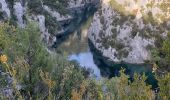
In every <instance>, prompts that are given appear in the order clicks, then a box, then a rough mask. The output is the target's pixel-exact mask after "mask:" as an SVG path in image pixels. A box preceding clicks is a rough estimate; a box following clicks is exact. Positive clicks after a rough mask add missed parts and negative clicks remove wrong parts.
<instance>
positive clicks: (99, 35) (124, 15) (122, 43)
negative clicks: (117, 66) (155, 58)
mask: <svg viewBox="0 0 170 100" xmlns="http://www.w3.org/2000/svg"><path fill="white" fill-rule="evenodd" d="M167 2H168V0H167V1H166V2H162V1H160V0H159V1H155V2H153V1H152V0H103V1H102V4H101V8H100V9H99V10H98V12H96V13H95V16H94V18H93V22H92V24H91V27H90V29H89V39H90V40H91V41H92V43H93V44H94V46H95V48H97V49H98V50H100V51H101V52H102V54H103V56H105V57H108V58H109V59H110V60H112V61H114V62H121V61H123V62H127V63H133V64H136V63H137V64H141V63H144V62H145V61H148V60H150V57H151V54H150V50H151V49H152V48H153V47H155V46H156V44H155V43H156V42H157V39H158V38H159V37H162V36H164V37H166V34H167V33H168V32H169V31H170V29H169V28H168V27H169V24H168V23H169V22H168V19H170V18H169V13H170V10H169V7H170V6H167V9H164V7H162V5H168V4H169V3H168V4H167Z"/></svg>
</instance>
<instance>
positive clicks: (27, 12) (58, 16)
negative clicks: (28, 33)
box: [0, 0, 99, 46]
mask: <svg viewBox="0 0 170 100" xmlns="http://www.w3.org/2000/svg"><path fill="white" fill-rule="evenodd" d="M96 1H99V0H64V1H60V0H56V1H55V2H54V1H49V0H14V1H11V0H0V18H1V19H0V20H1V21H4V20H9V21H10V22H13V23H16V24H17V25H18V26H19V27H21V28H24V27H25V26H26V23H27V21H34V22H35V21H36V22H38V25H39V28H40V31H41V32H42V39H43V40H45V41H46V42H47V43H48V45H49V46H51V45H52V44H53V43H54V42H56V41H57V40H56V35H57V34H63V33H65V32H66V31H67V30H69V28H71V27H70V23H71V22H72V21H75V20H74V19H75V18H78V17H79V14H81V13H82V12H83V11H84V10H85V9H86V8H87V7H90V6H94V5H96V3H97V2H96Z"/></svg>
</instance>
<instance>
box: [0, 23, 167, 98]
mask: <svg viewBox="0 0 170 100" xmlns="http://www.w3.org/2000/svg"><path fill="white" fill-rule="evenodd" d="M166 41H168V39H167V40H166ZM167 44H168V43H167V42H165V43H164V45H163V46H162V50H164V49H165V48H167ZM168 46H169V45H168ZM119 48H120V49H121V47H119ZM164 52H166V53H167V54H168V53H169V49H165V50H164ZM0 53H1V54H4V55H7V57H8V61H7V62H6V61H5V63H3V62H1V63H0V68H1V69H2V71H3V72H5V73H6V74H8V75H10V77H12V78H13V81H12V85H10V84H8V81H9V80H7V79H6V77H0V83H2V84H3V85H1V87H0V88H6V85H9V86H11V88H13V90H15V92H14V98H15V99H21V100H22V99H33V100H34V99H40V100H42V99H45V100H46V99H49V100H52V99H56V100H67V99H71V100H153V99H155V96H156V95H155V94H154V93H153V91H152V90H151V86H149V85H147V84H146V83H145V81H146V78H147V77H146V76H145V75H139V74H134V78H133V80H132V81H130V80H129V76H128V75H125V74H124V71H123V70H122V71H121V72H120V76H119V77H113V78H111V79H104V78H103V79H100V80H95V79H92V78H89V77H85V74H84V73H85V72H84V70H82V69H80V68H79V67H78V66H77V65H73V64H72V63H70V62H68V61H66V59H65V57H64V56H61V55H59V54H57V53H54V52H51V53H49V52H48V51H47V50H46V47H45V45H44V44H43V43H42V42H41V39H40V32H39V30H38V28H37V26H36V25H35V24H29V25H28V26H26V28H25V29H20V28H15V27H13V26H10V25H9V24H8V23H1V24H0ZM167 56H168V55H167ZM166 59H167V58H166ZM0 60H2V59H0ZM5 69H6V70H5ZM169 76H170V75H169V74H168V75H166V76H164V77H158V81H159V83H158V84H159V87H160V92H159V94H158V97H159V98H161V99H163V100H164V99H165V100H168V99H169V94H168V93H169V90H170V89H169V87H170V86H169V85H170V84H169V80H170V79H169V78H170V77H169ZM1 80H3V81H1ZM4 80H6V81H4ZM4 82H6V83H4ZM17 85H19V86H21V89H22V91H19V90H20V89H19V90H18V89H17ZM1 98H2V99H3V98H4V96H3V93H2V92H0V99H1ZM5 98H6V97H5Z"/></svg>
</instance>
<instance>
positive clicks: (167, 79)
mask: <svg viewBox="0 0 170 100" xmlns="http://www.w3.org/2000/svg"><path fill="white" fill-rule="evenodd" d="M157 79H158V81H159V82H158V85H159V88H160V90H159V94H158V98H159V99H160V100H169V99H170V73H168V74H166V75H162V76H157Z"/></svg>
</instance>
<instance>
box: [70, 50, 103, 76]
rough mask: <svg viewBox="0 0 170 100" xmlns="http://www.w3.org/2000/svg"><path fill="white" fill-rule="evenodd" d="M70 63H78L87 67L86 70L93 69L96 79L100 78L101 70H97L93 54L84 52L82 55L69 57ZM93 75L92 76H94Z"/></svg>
mask: <svg viewBox="0 0 170 100" xmlns="http://www.w3.org/2000/svg"><path fill="white" fill-rule="evenodd" d="M68 59H69V60H70V61H73V60H74V61H77V62H78V63H79V64H80V66H82V67H85V68H86V69H91V70H92V71H93V74H94V75H95V77H96V78H100V76H101V75H100V70H99V69H98V68H97V66H96V65H95V63H94V60H93V55H92V53H91V52H83V53H80V54H73V55H70V56H69V57H68ZM93 74H92V73H91V76H93Z"/></svg>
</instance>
